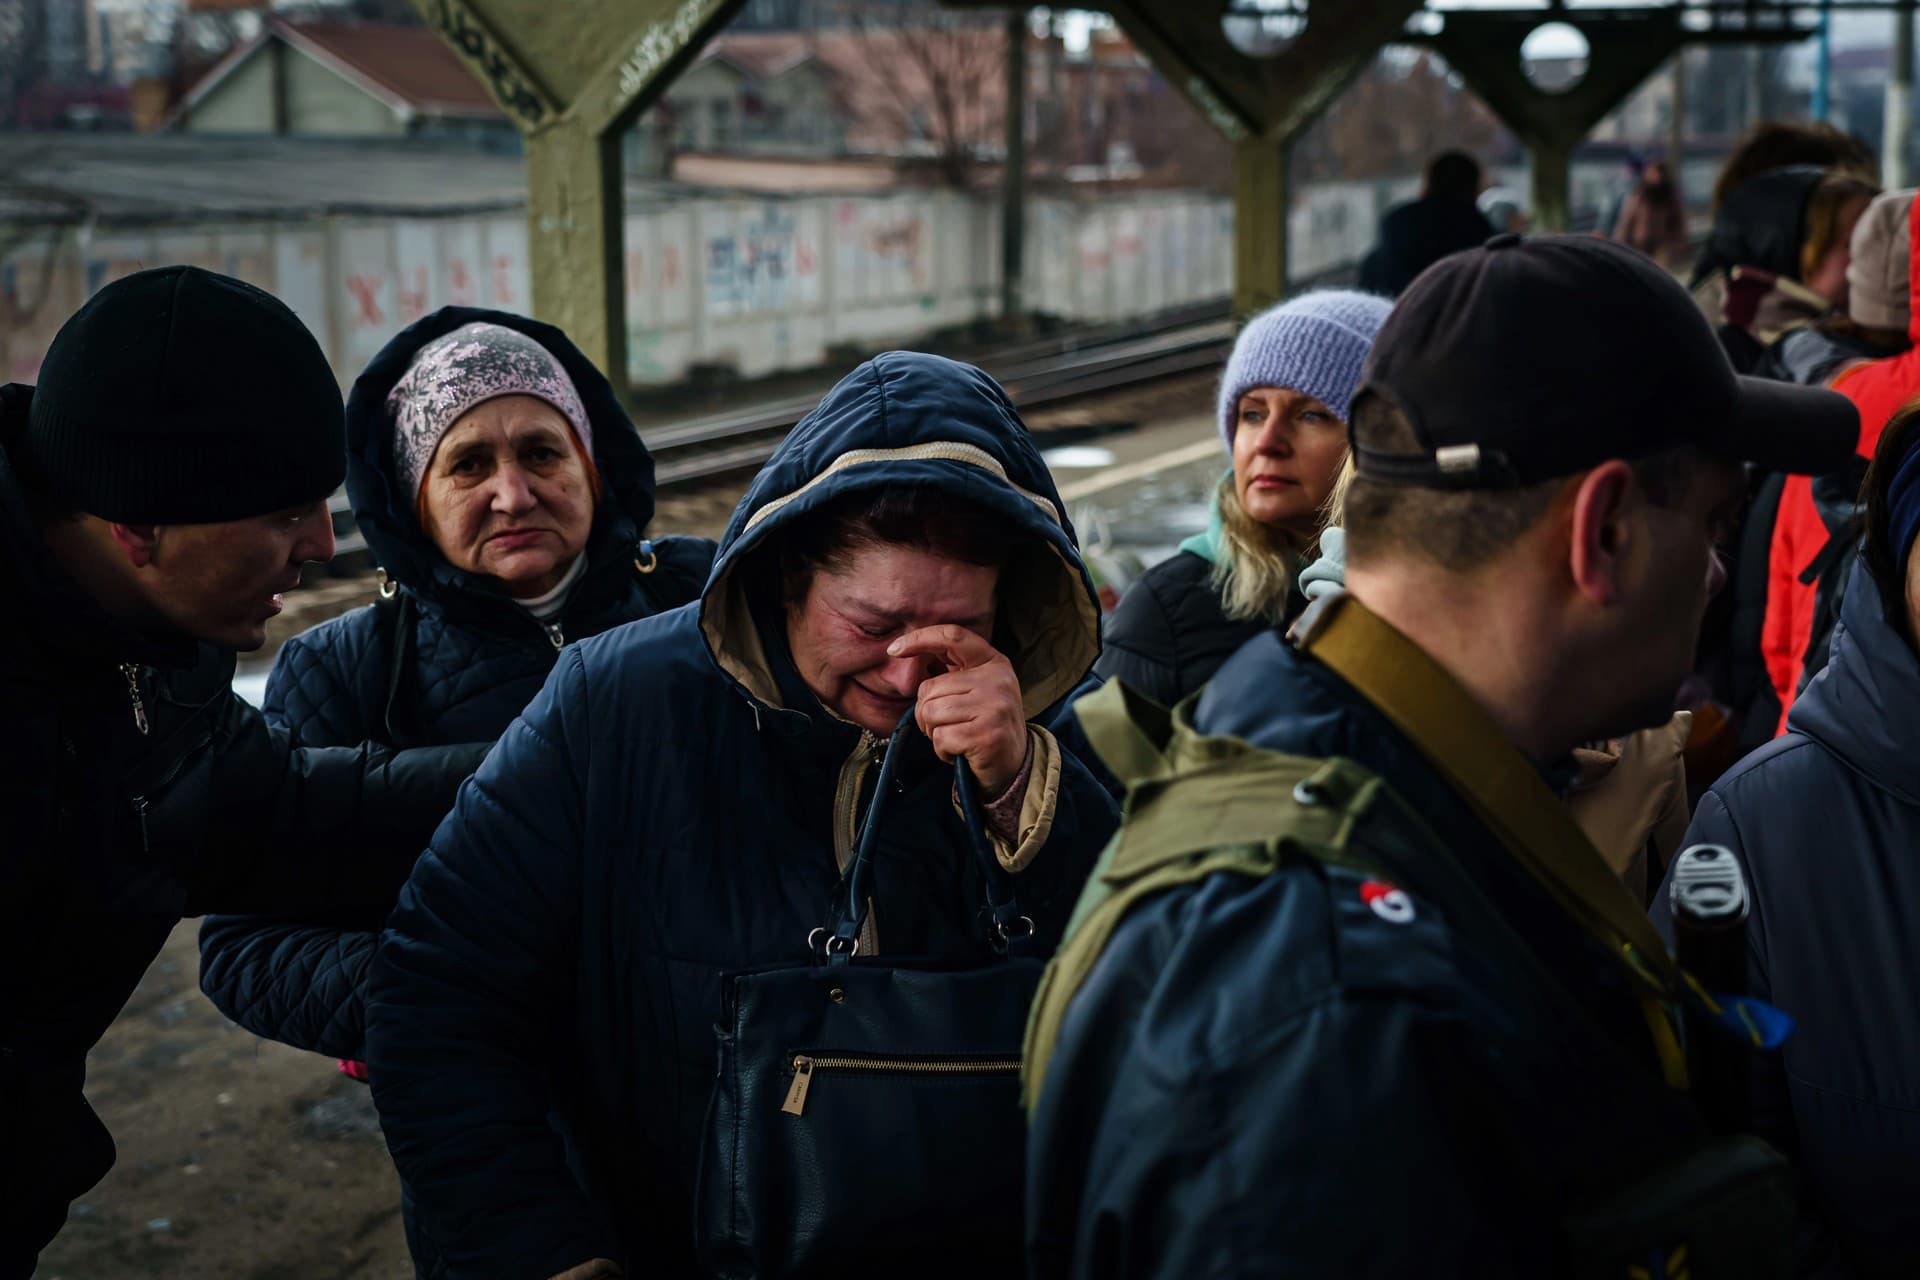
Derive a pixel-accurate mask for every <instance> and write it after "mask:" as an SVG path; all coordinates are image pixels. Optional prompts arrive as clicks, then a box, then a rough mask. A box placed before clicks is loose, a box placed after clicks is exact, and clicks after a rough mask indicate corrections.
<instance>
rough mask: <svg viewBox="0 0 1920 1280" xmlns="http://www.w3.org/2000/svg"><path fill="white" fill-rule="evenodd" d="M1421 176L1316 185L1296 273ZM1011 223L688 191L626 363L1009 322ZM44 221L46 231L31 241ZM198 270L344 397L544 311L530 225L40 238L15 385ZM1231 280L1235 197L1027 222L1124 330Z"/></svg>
mask: <svg viewBox="0 0 1920 1280" xmlns="http://www.w3.org/2000/svg"><path fill="white" fill-rule="evenodd" d="M1405 186H1406V184H1404V183H1401V184H1375V183H1335V184H1327V185H1325V186H1319V187H1314V188H1310V189H1308V190H1306V191H1304V192H1302V193H1301V198H1300V199H1299V200H1298V201H1297V202H1296V205H1295V208H1294V210H1293V213H1292V234H1293V241H1292V243H1293V264H1292V265H1293V271H1294V273H1295V274H1296V275H1307V274H1311V273H1313V272H1316V271H1320V270H1323V269H1325V268H1327V267H1329V266H1333V265H1337V264H1338V263H1341V262H1344V261H1349V260H1351V259H1353V258H1356V257H1358V256H1359V255H1360V254H1362V253H1364V252H1365V251H1366V248H1367V247H1368V245H1369V243H1370V242H1371V240H1372V238H1373V233H1374V227H1375V224H1376V222H1377V220H1378V216H1379V213H1380V210H1381V209H1382V208H1383V207H1384V205H1385V203H1386V201H1387V199H1388V198H1389V197H1390V196H1394V195H1398V194H1401V193H1402V192H1404V190H1405ZM999 218H1000V212H999V207H998V205H997V204H996V203H995V201H994V200H993V199H992V198H991V197H990V196H974V195H965V194H960V193H953V192H910V193H900V194H881V195H846V196H820V195H810V196H798V197H777V196H776V197H736V196H723V195H707V194H698V195H696V194H690V195H688V196H686V197H685V198H678V199H671V200H667V201H662V202H657V203H652V204H648V205H635V206H632V207H630V208H629V211H628V214H627V260H626V277H627V279H626V285H627V314H628V327H629V334H628V356H629V367H630V368H631V370H632V376H633V380H634V381H635V382H636V383H638V384H643V385H644V384H659V383H669V382H673V381H676V380H678V379H680V378H681V377H683V376H684V375H685V374H686V372H687V371H688V369H689V368H691V367H692V366H694V365H697V364H719V365H725V366H731V367H732V368H734V369H735V370H737V371H738V373H739V374H740V375H741V376H742V377H756V376H760V375H763V374H768V373H774V372H778V371H780V370H785V369H802V368H808V367H811V366H813V365H817V364H819V363H821V362H822V361H823V360H824V359H825V358H826V357H827V353H828V352H829V350H830V349H832V348H834V347H836V346H840V345H843V344H844V345H849V346H853V347H859V348H866V349H880V348H885V347H890V346H899V345H902V344H910V343H912V342H914V341H916V340H920V339H923V338H924V337H925V336H926V335H928V334H930V333H933V332H936V331H938V330H941V329H945V328H949V327H951V326H955V325H961V324H966V323H969V322H972V321H975V320H979V319H983V318H986V317H990V316H993V315H995V314H997V312H998V310H999V303H1000V280H999V276H1000V262H999V258H1000V254H999V241H998V228H999ZM30 230H31V229H30ZM169 262H190V263H195V264H198V265H200V266H204V267H208V268H211V269H213V270H217V271H223V272H227V273H228V274H231V275H236V276H239V277H241V278H242V279H246V280H249V281H252V282H253V283H255V284H258V285H260V286H261V287H262V288H265V289H267V290H269V291H271V292H273V293H275V294H278V295H279V296H280V297H282V298H284V299H286V301H287V302H288V303H289V304H290V305H291V306H292V307H293V308H294V310H295V311H297V312H298V313H299V314H300V316H301V318H302V319H304V320H305V321H306V322H307V324H308V325H309V326H310V327H311V328H312V329H313V331H314V332H315V333H316V334H317V335H319V337H320V340H321V343H322V345H323V346H324V347H325V348H326V351H327V355H328V358H329V359H330V360H331V361H332V363H333V367H334V371H335V372H336V373H337V374H338V375H339V377H340V379H341V381H342V383H343V384H345V383H348V382H351V380H352V378H353V376H354V375H355V373H356V372H357V371H358V370H359V369H360V368H361V367H362V366H363V365H364V364H365V363H366V362H367V360H368V359H369V358H370V357H371V356H372V355H373V354H374V353H375V352H376V351H378V350H379V349H380V347H381V346H382V345H383V344H384V343H385V342H386V341H387V340H388V339H389V338H391V337H392V336H393V334H394V333H395V332H396V331H398V330H399V329H400V328H401V327H403V326H404V325H406V324H408V323H410V322H411V321H413V320H415V319H417V318H419V317H420V316H422V315H425V314H426V313H427V312H429V311H432V310H434V309H435V308H437V307H440V306H444V305H446V304H448V303H466V304H470V305H478V306H489V307H499V308H502V309H505V310H525V309H526V307H527V305H528V288H527V237H526V226H525V222H524V219H523V217H522V216H521V215H520V214H519V213H517V212H504V213H500V214H494V215H489V216H485V217H449V218H410V217H375V218H363V217H347V216H330V217H324V218H314V219H309V220H305V221H285V222H275V223H259V222H254V223H236V224H226V225H222V224H216V223H207V224H196V225H187V226H167V227H162V228H155V229H139V228H117V227H112V226H100V225H94V226H90V227H79V228H67V229H65V230H64V231H57V230H56V229H54V228H51V227H49V228H47V229H46V230H45V232H44V233H41V234H30V235H28V236H26V237H25V238H24V242H23V243H19V244H16V245H15V247H14V248H13V249H12V250H11V251H10V252H8V253H7V255H6V256H5V257H4V258H0V377H4V379H5V380H9V381H32V380H33V378H34V376H35V374H36V371H37V370H38V368H39V365H40V361H41V359H42V357H43V356H44V355H45V352H46V348H47V344H48V343H49V342H50V341H51V340H52V337H53V334H54V332H55V331H56V330H57V329H58V328H59V326H60V324H61V322H62V321H63V320H65V319H66V317H67V316H68V315H70V314H71V313H72V312H73V310H74V309H75V308H77V307H78V306H79V305H80V303H81V302H83V301H84V300H85V299H86V298H87V297H88V296H89V295H90V294H92V293H93V292H94V291H95V290H96V289H98V288H100V287H101V286H102V285H104V284H106V283H107V282H108V281H110V280H113V279H117V278H118V277H120V276H123V275H126V274H128V273H129V272H132V271H136V270H139V269H141V268H142V267H148V266H158V265H160V264H162V263H169ZM1232 282H1233V226H1232V209H1231V205H1230V203H1229V202H1228V201H1226V200H1224V199H1221V198H1217V197H1212V196H1205V195H1197V194H1193V193H1183V192H1142V193H1135V194H1128V195H1116V196H1108V197H1104V198H1101V199H1099V200H1087V201H1069V200H1065V199H1055V198H1041V199H1036V200H1034V201H1033V202H1032V203H1031V205H1030V206H1029V211H1028V240H1027V289H1026V296H1027V300H1028V305H1029V306H1030V307H1031V308H1033V309H1034V310H1036V311H1040V312H1045V313H1049V314H1052V315H1055V316H1059V317H1061V318H1062V319H1066V320H1073V321H1089V322H1102V321H1124V320H1127V319H1132V318H1136V317H1144V316H1149V315H1152V314H1154V313H1156V312H1160V311H1164V310H1167V309H1169V308H1172V307H1177V306H1181V305H1184V304H1187V303H1194V302H1204V301H1208V300H1211V299H1216V298H1223V297H1225V296H1226V295H1227V294H1228V293H1229V292H1230V291H1231V289H1232Z"/></svg>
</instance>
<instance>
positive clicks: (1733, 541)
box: [1682, 166, 1876, 788]
mask: <svg viewBox="0 0 1920 1280" xmlns="http://www.w3.org/2000/svg"><path fill="white" fill-rule="evenodd" d="M1875 194H1876V189H1875V188H1874V187H1873V186H1872V185H1871V184H1870V183H1868V182H1866V181H1864V180H1862V179H1860V178H1858V177H1854V176H1850V175H1847V174H1843V173H1837V172H1831V171H1827V170H1822V169H1816V168H1811V167H1804V166H1803V167H1799V168H1791V169H1776V170H1773V171H1770V172H1767V173H1763V174H1760V175H1759V176H1757V177H1755V178H1752V179H1751V180H1749V181H1748V182H1747V183H1746V184H1745V185H1743V186H1742V187H1740V188H1739V190H1738V191H1736V192H1735V193H1734V194H1733V195H1732V196H1731V197H1730V198H1729V199H1728V200H1727V202H1726V203H1725V204H1724V205H1723V206H1722V207H1721V209H1720V212H1719V214H1718V216H1717V217H1716V218H1715V220H1714V229H1713V235H1712V237H1711V239H1710V241H1709V244H1708V248H1707V251H1706V253H1705V255H1704V256H1703V257H1702V259H1701V261H1700V263H1699V264H1698V267H1697V269H1696V271H1695V274H1694V281H1695V288H1694V298H1695V301H1697V302H1699V303H1700V304H1701V305H1702V306H1703V307H1705V308H1709V312H1708V314H1709V315H1710V316H1711V317H1716V318H1718V319H1719V320H1720V322H1721V323H1720V326H1719V328H1718V330H1717V331H1716V332H1717V333H1718V335H1719V337H1720V341H1721V345H1722V346H1723V347H1724V348H1725V349H1726V351H1727V354H1728V357H1729V358H1730V359H1731V360H1732V361H1733V364H1734V367H1735V368H1736V369H1739V370H1743V371H1746V372H1750V373H1753V374H1755V375H1757V376H1761V377H1767V378H1778V379H1781V380H1785V381H1792V380H1793V378H1792V377H1791V374H1790V371H1789V369H1788V368H1787V367H1786V366H1785V365H1784V364H1783V362H1782V353H1783V352H1784V351H1785V350H1787V349H1788V343H1789V342H1790V341H1791V340H1792V339H1793V338H1794V335H1795V334H1798V333H1801V332H1804V331H1806V330H1809V329H1812V328H1814V327H1815V326H1817V325H1820V324H1824V323H1828V322H1830V321H1831V320H1832V318H1833V317H1835V316H1837V315H1840V314H1844V312H1845V307H1846V295H1847V275H1848V264H1849V261H1850V259H1851V257H1852V235H1853V229H1854V227H1855V225H1856V224H1857V223H1858V222H1859V220H1860V216H1861V214H1863V213H1864V212H1865V210H1866V207H1867V205H1868V204H1869V203H1870V202H1871V200H1872V198H1873V196H1874V195H1875ZM1795 350H1796V351H1797V350H1798V348H1797V347H1796V348H1795ZM1784 483H1785V480H1784V477H1780V478H1769V477H1765V476H1761V475H1754V476H1752V477H1750V487H1751V490H1752V495H1753V496H1752V498H1751V500H1750V502H1749V503H1748V506H1747V509H1746V510H1745V511H1744V512H1743V513H1742V516H1741V518H1740V520H1739V521H1738V522H1737V524H1736V527H1735V528H1734V529H1733V530H1731V531H1729V534H1728V540H1727V543H1726V545H1725V546H1724V547H1723V548H1722V554H1723V556H1724V557H1725V558H1726V560H1727V574H1728V580H1729V582H1730V583H1731V588H1730V590H1728V591H1726V592H1724V593H1722V594H1721V595H1720V596H1719V597H1718V598H1716V599H1715V600H1714V601H1713V603H1712V604H1711V605H1710V606H1709V607H1708V610H1707V618H1706V622H1705V624H1704V625H1703V626H1702V628H1701V634H1700V645H1699V653H1698V655H1697V657H1696V661H1695V668H1694V670H1695V674H1696V677H1697V678H1696V679H1694V680H1691V681H1689V682H1688V687H1687V689H1686V690H1685V691H1684V693H1683V703H1682V705H1684V706H1686V707H1689V708H1691V709H1692V710H1693V711H1694V713H1695V714H1694V724H1693V737H1692V741H1691V742H1690V743H1689V745H1688V749H1687V765H1688V776H1689V778H1690V779H1691V781H1692V782H1693V784H1694V786H1695V787H1696V788H1700V787H1704V786H1706V785H1707V784H1709V783H1711V782H1712V781H1713V780H1714V779H1715V778H1717V777H1719V776H1720V774H1721V773H1722V772H1724V771H1725V770H1726V768H1727V767H1728V766H1730V765H1731V764H1732V763H1733V762H1734V761H1735V760H1737V759H1739V758H1740V756H1741V755H1743V754H1745V753H1746V752H1747V751H1749V750H1751V749H1752V748H1753V747H1756V746H1758V745H1759V744H1760V743H1762V742H1765V741H1766V740H1767V739H1768V738H1769V737H1771V736H1772V734H1773V732H1774V729H1775V726H1777V724H1778V723H1779V710H1778V709H1777V708H1776V707H1775V706H1773V698H1772V694H1771V693H1770V692H1769V689H1770V684H1769V681H1768V679H1767V668H1766V664H1765V661H1764V659H1763V656H1762V649H1761V644H1762V624H1763V621H1764V619H1765V617H1766V614H1767V610H1768V604H1767V597H1768V594H1769V588H1768V569H1767V565H1768V558H1769V557H1768V546H1769V544H1770V542H1771V540H1772V537H1773V528H1774V516H1775V513H1776V511H1777V510H1778V506H1779V503H1778V495H1779V493H1780V486H1781V485H1782V484H1784ZM1802 567H1803V568H1804V567H1805V566H1802Z"/></svg>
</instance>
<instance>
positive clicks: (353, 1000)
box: [200, 910, 386, 1059]
mask: <svg viewBox="0 0 1920 1280" xmlns="http://www.w3.org/2000/svg"><path fill="white" fill-rule="evenodd" d="M385 914H386V913H385V911H384V910H378V911H374V910H368V911H364V912H351V913H347V915H348V916H349V917H357V918H353V919H344V920H343V922H342V923H334V922H331V921H327V920H323V919H318V918H315V917H312V916H300V917H292V916H208V917H207V919H206V921H205V923H203V924H202V925H201V926H200V990H201V991H202V992H204V993H205V994H206V997H207V999H209V1000H211V1001H212V1002H213V1005H214V1007H215V1008H217V1009H219V1010H220V1012H222V1013H224V1014H226V1015H227V1016H228V1017H229V1018H232V1019H233V1020H234V1021H235V1022H236V1023H238V1024H239V1025H241V1026H242V1027H245V1028H246V1029H247V1030H248V1031H251V1032H253V1034H255V1035H257V1036H261V1037H263V1038H265V1039H268V1040H277V1041H279V1042H280V1043H281V1044H287V1045H292V1046H293V1047H294V1048H296V1049H311V1050H313V1051H314V1052H315V1053H324V1054H326V1055H327V1056H328V1057H332V1058H353V1059H359V1058H364V1057H365V1056H366V1039H367V1012H366V1008H367V1006H366V994H365V993H366V976H367V966H368V965H369V964H370V963H372V961H373V952H374V948H375V946H376V945H378V943H379V940H380V933H379V927H378V926H379V921H380V919H381V917H382V916H384V915H385ZM356 926H357V927H356Z"/></svg>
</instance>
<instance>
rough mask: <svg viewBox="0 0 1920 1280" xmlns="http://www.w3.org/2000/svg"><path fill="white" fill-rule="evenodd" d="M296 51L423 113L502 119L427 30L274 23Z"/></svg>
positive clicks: (384, 25) (450, 53) (464, 68)
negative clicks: (316, 56) (316, 57)
mask: <svg viewBox="0 0 1920 1280" xmlns="http://www.w3.org/2000/svg"><path fill="white" fill-rule="evenodd" d="M273 25H274V29H275V30H276V31H278V32H279V33H280V34H282V35H283V36H285V38H286V40H287V42H288V43H289V44H291V45H293V46H294V47H295V48H300V49H305V50H307V51H311V52H316V53H318V54H319V55H320V56H321V58H322V60H323V61H324V60H331V61H333V62H335V63H337V64H339V66H340V67H341V68H343V69H345V70H347V71H348V72H350V73H352V74H354V75H357V76H359V77H360V78H361V79H362V80H365V81H367V82H368V83H369V84H370V85H371V86H372V87H374V88H376V89H379V90H383V91H385V92H386V93H387V94H388V95H390V96H392V97H395V98H398V99H400V100H401V101H403V102H405V103H406V104H407V105H408V106H410V107H413V108H415V109H416V110H421V111H430V112H434V113H438V114H452V115H498V114H500V109H499V108H498V107H497V106H495V105H494V101H493V99H492V98H490V97H489V96H487V91H486V90H485V89H484V88H482V87H481V85H480V82H479V81H478V80H476V79H475V78H474V76H473V73H472V72H471V71H469V70H467V65H466V64H465V63H464V62H462V61H460V57H459V55H458V54H456V53H454V51H453V50H452V49H451V48H449V47H448V46H447V43H446V42H445V41H444V40H442V39H441V38H440V37H439V36H438V35H436V34H435V33H434V32H432V31H430V30H428V29H427V28H425V27H402V26H394V25H391V24H388V23H375V22H366V23H351V24H349V23H331V22H315V23H302V24H299V25H293V24H282V23H275V24H273Z"/></svg>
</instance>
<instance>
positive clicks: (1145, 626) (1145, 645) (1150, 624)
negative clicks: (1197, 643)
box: [1093, 571, 1184, 707]
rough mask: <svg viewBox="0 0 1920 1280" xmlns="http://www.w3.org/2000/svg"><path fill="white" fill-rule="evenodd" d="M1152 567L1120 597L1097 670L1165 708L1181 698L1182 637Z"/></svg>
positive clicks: (1108, 627) (1102, 642) (1105, 678)
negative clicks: (1176, 630) (1177, 633)
mask: <svg viewBox="0 0 1920 1280" xmlns="http://www.w3.org/2000/svg"><path fill="white" fill-rule="evenodd" d="M1157 586H1158V584H1157V583H1156V582H1155V580H1154V575H1153V573H1152V572H1151V571H1149V572H1148V573H1147V574H1145V575H1142V577H1141V578H1140V580H1139V581H1138V582H1136V583H1134V585H1133V586H1132V588H1130V589H1129V590H1128V591H1127V593H1126V594H1125V595H1123V596H1121V597H1120V603H1119V605H1118V606H1117V607H1116V608H1115V609H1114V611H1113V613H1112V614H1111V615H1110V616H1109V617H1108V618H1107V624H1106V631H1105V634H1104V635H1103V636H1102V637H1101V646H1102V647H1101V650H1100V657H1099V660H1098V661H1096V662H1095V663H1094V664H1093V669H1094V671H1095V672H1097V673H1098V674H1099V675H1100V677H1101V678H1102V679H1104V680H1118V681H1119V682H1120V683H1121V684H1124V685H1126V686H1127V687H1128V688H1129V689H1132V690H1133V691H1134V692H1136V693H1142V694H1145V695H1146V696H1147V697H1149V698H1151V699H1152V700H1153V701H1155V702H1157V703H1159V704H1160V705H1161V706H1163V707H1170V706H1172V705H1173V704H1174V703H1176V702H1178V701H1180V699H1181V696H1182V695H1183V693H1184V690H1183V689H1182V688H1181V687H1180V663H1179V639H1178V637H1177V636H1176V635H1175V634H1174V629H1173V618H1172V615H1171V613H1170V611H1169V610H1168V608H1167V603H1166V601H1165V600H1163V599H1161V596H1160V592H1159V590H1158V589H1157Z"/></svg>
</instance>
